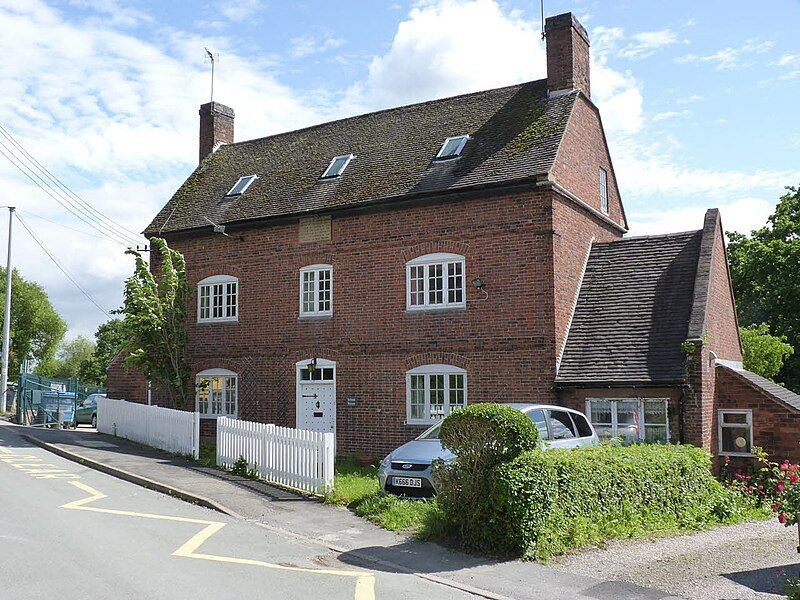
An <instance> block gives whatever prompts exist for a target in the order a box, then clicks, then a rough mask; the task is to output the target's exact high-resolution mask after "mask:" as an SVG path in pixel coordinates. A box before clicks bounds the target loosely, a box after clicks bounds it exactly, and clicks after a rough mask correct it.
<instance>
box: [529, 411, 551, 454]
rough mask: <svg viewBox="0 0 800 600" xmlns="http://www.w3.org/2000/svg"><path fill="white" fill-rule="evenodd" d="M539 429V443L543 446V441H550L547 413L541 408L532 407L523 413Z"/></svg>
mask: <svg viewBox="0 0 800 600" xmlns="http://www.w3.org/2000/svg"><path fill="white" fill-rule="evenodd" d="M525 414H526V415H527V416H528V418H529V419H530V420H531V421H533V424H534V425H536V429H538V430H539V445H540V446H541V447H544V446H545V444H544V442H549V441H550V431H549V430H548V428H547V415H546V414H545V411H544V409H543V408H534V409H533V410H529V411H528V412H526V413H525Z"/></svg>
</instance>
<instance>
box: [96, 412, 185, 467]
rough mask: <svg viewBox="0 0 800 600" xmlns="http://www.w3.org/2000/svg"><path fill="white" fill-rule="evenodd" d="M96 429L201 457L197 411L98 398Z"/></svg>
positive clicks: (169, 450) (141, 442) (170, 450)
mask: <svg viewBox="0 0 800 600" xmlns="http://www.w3.org/2000/svg"><path fill="white" fill-rule="evenodd" d="M97 431H99V432H100V433H107V434H110V435H114V436H117V437H121V438H125V439H128V440H131V441H133V442H138V443H140V444H145V445H146V446H152V447H154V448H160V449H161V450H166V451H167V452H176V453H181V454H191V455H192V456H194V457H195V458H198V457H199V456H200V415H199V414H198V413H196V412H187V411H185V410H172V409H170V408H161V407H160V406H148V405H146V404H137V403H136V402H127V401H125V400H113V399H111V398H98V399H97Z"/></svg>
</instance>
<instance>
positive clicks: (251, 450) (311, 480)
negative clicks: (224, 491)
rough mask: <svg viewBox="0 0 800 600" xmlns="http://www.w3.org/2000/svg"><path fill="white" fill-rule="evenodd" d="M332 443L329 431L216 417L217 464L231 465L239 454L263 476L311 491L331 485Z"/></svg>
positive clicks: (323, 490)
mask: <svg viewBox="0 0 800 600" xmlns="http://www.w3.org/2000/svg"><path fill="white" fill-rule="evenodd" d="M333 444H334V436H333V434H332V433H320V432H318V431H307V430H305V429H292V428H290V427H278V426H277V425H270V424H264V423H253V422H251V421H238V420H235V419H229V418H227V417H220V418H219V419H218V420H217V465H219V466H225V467H228V468H230V467H232V466H233V463H235V462H236V460H237V459H238V458H239V457H240V456H241V457H244V458H245V460H247V464H248V468H250V469H255V470H256V471H257V472H258V474H259V476H260V477H261V478H262V479H264V480H266V481H269V482H271V483H276V484H278V485H283V486H286V487H290V488H295V489H298V490H302V491H304V492H310V493H312V494H324V493H325V492H327V491H329V490H331V489H333Z"/></svg>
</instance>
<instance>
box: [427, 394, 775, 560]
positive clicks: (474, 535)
mask: <svg viewBox="0 0 800 600" xmlns="http://www.w3.org/2000/svg"><path fill="white" fill-rule="evenodd" d="M440 437H441V440H442V444H443V445H444V446H445V447H446V448H448V449H450V450H452V451H453V452H454V453H456V454H457V458H456V459H455V460H454V461H453V462H452V463H450V464H444V463H441V462H440V463H438V464H437V465H436V466H435V477H436V480H437V487H438V489H439V494H438V496H437V503H438V507H439V511H440V512H439V516H440V521H441V523H442V524H443V527H444V531H445V532H446V533H447V535H448V537H449V538H450V539H453V540H456V541H458V542H460V544H461V545H462V546H463V547H465V548H467V549H469V550H472V551H477V552H481V553H485V554H491V555H502V556H523V557H526V558H543V559H546V558H548V557H550V556H553V555H555V554H560V553H563V552H566V551H567V550H569V549H571V548H577V547H581V546H587V545H591V544H596V543H598V542H602V541H603V540H607V539H612V538H619V537H631V536H641V535H650V534H659V533H660V534H664V533H671V532H679V531H691V530H697V529H703V528H706V527H709V526H712V525H715V524H718V523H728V522H735V521H738V520H743V519H745V518H750V517H753V516H761V515H760V513H759V514H758V515H756V514H755V513H757V512H759V511H757V510H756V509H753V507H752V504H750V503H748V502H747V501H746V500H745V499H744V497H743V496H742V495H741V494H738V493H736V492H735V491H732V490H729V489H727V488H726V487H724V486H723V485H721V484H720V483H719V482H718V481H717V480H716V479H714V477H713V475H712V474H711V457H710V455H709V454H708V453H707V452H706V451H704V450H702V449H700V448H696V447H693V446H680V445H635V446H628V447H624V446H620V445H615V444H603V445H600V446H594V447H590V448H580V449H575V450H560V449H552V450H541V449H539V448H538V445H537V431H536V427H535V426H534V425H533V423H532V422H531V421H530V420H529V419H528V418H527V417H526V416H525V415H524V414H522V413H521V412H519V411H516V410H514V409H512V408H510V407H507V406H502V405H497V404H488V403H487V404H475V405H473V406H471V407H468V408H465V409H460V410H457V411H454V412H453V413H452V415H451V416H449V417H447V418H446V419H445V420H444V422H443V423H442V429H441V432H440Z"/></svg>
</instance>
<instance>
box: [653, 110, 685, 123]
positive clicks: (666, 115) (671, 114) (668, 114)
mask: <svg viewBox="0 0 800 600" xmlns="http://www.w3.org/2000/svg"><path fill="white" fill-rule="evenodd" d="M689 113H690V111H688V110H668V111H665V112H660V113H656V114H655V115H653V121H656V122H658V121H666V120H667V119H674V118H676V117H683V116H685V115H688V114H689Z"/></svg>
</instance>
